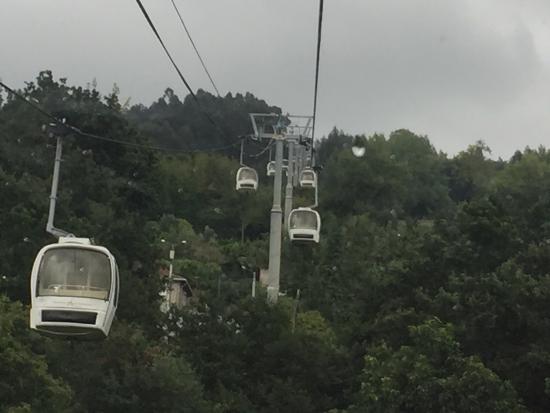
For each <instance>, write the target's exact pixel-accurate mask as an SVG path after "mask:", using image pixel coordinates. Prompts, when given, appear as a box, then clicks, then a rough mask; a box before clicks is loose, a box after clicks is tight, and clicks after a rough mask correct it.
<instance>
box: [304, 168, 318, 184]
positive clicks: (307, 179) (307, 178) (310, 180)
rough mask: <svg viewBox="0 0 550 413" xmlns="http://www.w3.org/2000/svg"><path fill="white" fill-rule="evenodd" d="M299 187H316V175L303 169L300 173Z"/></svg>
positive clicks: (311, 170) (310, 170)
mask: <svg viewBox="0 0 550 413" xmlns="http://www.w3.org/2000/svg"><path fill="white" fill-rule="evenodd" d="M300 186H301V187H302V188H315V187H317V174H316V173H315V171H314V170H313V169H304V170H303V171H302V172H301V173H300Z"/></svg>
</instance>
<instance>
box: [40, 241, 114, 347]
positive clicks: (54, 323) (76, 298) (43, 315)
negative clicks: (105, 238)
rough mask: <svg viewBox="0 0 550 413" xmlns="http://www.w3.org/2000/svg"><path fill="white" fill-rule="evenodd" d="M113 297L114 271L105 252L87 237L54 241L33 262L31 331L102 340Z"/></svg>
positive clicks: (107, 328) (106, 329)
mask: <svg viewBox="0 0 550 413" xmlns="http://www.w3.org/2000/svg"><path fill="white" fill-rule="evenodd" d="M118 293H119V275H118V267H117V264H116V261H115V258H114V257H113V255H112V254H111V253H110V252H109V250H108V249H107V248H105V247H101V246H96V245H92V244H91V242H90V240H89V239H88V238H75V237H60V238H59V242H58V243H57V244H51V245H47V246H45V247H44V248H42V249H41V250H40V252H39V253H38V255H37V257H36V259H35V261H34V265H33V268H32V274H31V304H32V305H31V317H30V326H31V329H33V330H37V331H39V332H41V333H43V334H46V335H50V336H66V337H82V338H89V339H95V338H105V337H107V335H108V334H109V330H110V328H111V324H112V322H113V318H114V315H115V311H116V307H117V304H118Z"/></svg>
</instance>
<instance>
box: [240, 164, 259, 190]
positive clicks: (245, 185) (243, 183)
mask: <svg viewBox="0 0 550 413" xmlns="http://www.w3.org/2000/svg"><path fill="white" fill-rule="evenodd" d="M236 178H237V183H236V188H237V191H241V190H250V191H255V190H257V189H258V173H257V172H256V170H255V169H252V168H249V167H248V166H243V167H241V168H239V170H238V171H237V176H236Z"/></svg>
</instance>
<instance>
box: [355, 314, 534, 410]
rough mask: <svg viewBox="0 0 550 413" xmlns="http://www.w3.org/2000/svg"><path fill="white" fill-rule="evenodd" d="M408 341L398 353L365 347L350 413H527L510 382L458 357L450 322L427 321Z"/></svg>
mask: <svg viewBox="0 0 550 413" xmlns="http://www.w3.org/2000/svg"><path fill="white" fill-rule="evenodd" d="M410 338H411V344H410V345H404V346H401V347H400V348H399V349H397V350H396V351H393V350H392V349H391V348H389V347H387V346H386V345H385V344H383V343H382V344H381V345H379V346H376V347H373V348H370V349H369V351H368V352H367V355H366V356H365V368H364V371H363V376H362V385H361V390H360V391H359V394H358V396H357V402H356V404H355V406H354V407H353V408H351V409H350V410H349V411H350V413H351V412H364V413H371V412H372V413H378V412H380V413H382V412H384V413H392V412H395V413H398V412H419V413H420V412H455V413H487V412H494V413H498V412H501V413H514V412H515V413H520V412H527V410H526V409H525V408H524V407H523V406H522V405H521V403H520V402H519V401H518V399H517V396H516V393H515V391H514V389H513V387H512V386H511V385H510V383H508V382H505V381H502V380H501V379H500V378H499V377H498V376H497V375H496V374H495V373H493V372H492V371H491V370H489V369H488V368H486V367H485V366H484V365H483V363H481V362H480V361H479V359H477V358H476V357H465V356H464V355H462V353H461V351H460V349H459V345H458V343H457V342H456V341H455V339H454V336H453V332H452V327H451V326H450V324H444V323H442V322H441V321H439V320H438V319H431V320H428V321H426V322H424V323H423V324H420V325H417V326H412V327H411V328H410Z"/></svg>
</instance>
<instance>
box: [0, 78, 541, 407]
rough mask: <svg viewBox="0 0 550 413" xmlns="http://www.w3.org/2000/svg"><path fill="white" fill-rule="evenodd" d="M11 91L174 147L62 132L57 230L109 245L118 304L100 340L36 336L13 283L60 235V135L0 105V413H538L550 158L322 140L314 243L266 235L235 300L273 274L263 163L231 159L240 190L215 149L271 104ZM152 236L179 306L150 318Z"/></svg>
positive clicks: (56, 84) (90, 91) (21, 108)
mask: <svg viewBox="0 0 550 413" xmlns="http://www.w3.org/2000/svg"><path fill="white" fill-rule="evenodd" d="M19 92H20V93H21V94H23V95H24V96H25V97H26V98H27V99H29V101H31V102H34V103H35V104H36V105H39V106H40V107H41V108H43V109H44V110H46V111H48V112H50V113H52V114H54V115H55V116H56V117H58V118H60V119H61V118H64V119H66V120H67V122H68V123H69V124H71V125H73V126H76V127H78V128H79V129H80V130H82V131H86V132H88V133H92V134H97V135H101V136H106V137H110V138H113V139H116V140H121V141H126V142H130V143H137V144H143V145H153V146H160V147H163V148H168V149H170V150H168V151H158V150H152V149H147V148H144V147H139V146H134V147H132V146H125V145H120V144H117V143H114V142H108V141H100V140H97V139H92V138H86V137H84V136H78V135H73V136H68V137H66V138H65V147H64V155H63V162H62V171H61V180H60V187H59V195H58V208H57V213H56V225H58V226H59V227H60V228H65V229H70V231H71V232H73V233H75V234H78V235H79V236H89V237H93V238H94V240H95V241H96V242H97V243H98V244H101V245H106V246H108V247H109V249H110V250H111V252H112V253H113V254H114V255H115V256H116V258H117V261H118V265H119V268H120V276H121V286H120V302H119V306H118V310H117V314H116V319H115V321H114V323H113V326H112V329H111V333H110V334H109V337H108V338H107V339H105V340H103V341H94V342H85V341H74V340H62V339H52V338H48V337H44V336H42V335H39V334H37V333H36V332H34V331H31V330H30V328H29V308H30V287H29V283H30V272H31V267H32V263H33V261H34V258H35V256H36V254H37V252H38V251H39V250H40V249H41V248H42V247H43V246H44V245H47V244H50V243H54V242H56V240H55V238H53V237H52V236H51V235H49V234H47V233H46V232H45V225H46V221H47V217H48V199H49V195H50V185H51V179H52V168H53V160H54V154H55V140H53V139H52V138H51V137H49V136H48V135H47V134H45V133H44V131H43V129H42V126H43V125H44V124H47V123H48V122H49V120H48V119H47V118H45V117H44V116H43V115H42V114H41V113H39V112H38V111H36V110H35V109H34V108H32V107H31V106H29V105H28V104H26V103H25V102H24V101H22V100H20V99H18V98H17V97H15V96H14V95H13V94H9V93H0V412H1V413H4V412H6V413H8V412H9V413H23V412H45V413H48V412H90V413H91V412H105V413H107V412H130V411H131V412H164V413H168V412H197V413H201V412H214V413H241V412H245V413H275V412H300V413H310V412H311V413H314V412H315V413H317V412H321V413H322V412H324V413H359V412H365V413H401V412H405V413H416V412H418V413H421V412H422V413H426V412H449V413H450V412H457V413H489V412H499V413H516V412H517V413H520V412H521V413H524V412H525V413H526V412H532V413H543V412H549V411H550V312H549V309H548V307H547V306H548V305H549V303H550V219H549V216H550V152H549V151H548V150H547V149H545V148H543V147H540V148H536V149H532V148H525V149H521V150H518V151H517V152H516V153H515V154H514V155H513V156H512V157H511V158H510V159H509V160H503V159H498V160H495V159H494V158H493V157H492V156H491V151H490V148H488V147H487V146H486V145H485V144H484V143H483V142H482V141H478V142H474V139H472V141H473V142H472V145H470V146H468V147H467V148H464V150H463V151H461V152H460V153H458V154H456V155H455V156H449V155H447V154H445V153H443V152H441V151H438V150H437V149H436V148H434V146H433V145H432V144H431V143H430V140H429V139H428V137H426V136H419V135H417V134H415V133H414V132H413V131H409V130H407V129H397V130H395V131H394V132H392V133H391V134H389V135H387V136H384V135H382V134H376V135H373V136H363V137H361V138H363V139H365V142H366V153H365V156H364V157H361V158H358V157H355V156H354V155H353V154H352V151H351V145H352V142H353V140H354V139H356V138H357V137H356V136H352V135H349V134H347V133H346V132H345V131H343V130H340V129H337V128H334V129H333V130H332V132H331V133H330V134H329V135H328V136H324V137H321V138H320V139H318V141H317V142H316V153H317V163H318V165H320V167H322V170H321V172H320V173H319V186H320V188H319V196H320V200H319V212H320V214H321V216H322V217H323V226H322V232H321V242H320V243H319V244H318V245H314V246H311V245H294V244H292V245H291V244H290V242H289V241H288V240H286V239H285V240H283V257H282V270H281V291H282V292H283V294H282V296H281V298H280V300H279V302H278V303H277V305H274V306H270V305H268V304H267V303H266V300H265V291H264V290H263V289H262V288H261V287H259V288H258V294H257V296H256V297H255V298H253V297H251V277H252V271H253V270H252V269H254V268H258V267H259V268H267V261H268V240H269V211H270V208H271V201H272V191H273V189H272V188H273V187H272V185H273V184H272V179H271V178H268V177H267V176H265V164H266V162H267V156H268V155H267V153H264V154H263V155H261V156H248V155H247V163H249V164H251V165H253V166H255V167H256V168H257V170H258V171H259V172H260V186H259V189H258V191H257V192H256V193H253V194H251V193H247V194H243V193H239V192H237V191H236V190H235V173H236V171H237V169H238V168H239V147H238V146H236V145H233V144H232V143H234V142H235V140H236V139H237V138H238V137H239V136H243V135H247V134H250V133H251V132H252V131H251V125H250V120H249V116H248V114H249V113H250V112H257V113H283V112H284V108H279V107H277V106H271V105H270V104H268V103H267V102H265V101H263V100H261V99H259V98H258V97H255V96H253V95H252V94H250V93H246V94H231V93H228V94H227V95H225V96H223V97H217V96H214V95H212V94H210V93H207V92H204V91H199V92H197V98H198V100H199V101H200V103H201V106H202V107H203V108H204V110H205V111H206V112H208V114H209V115H210V116H211V117H212V118H213V119H214V120H215V122H216V123H217V124H219V125H221V127H222V129H223V132H224V133H223V134H221V133H220V131H219V130H217V129H216V128H215V127H214V126H213V125H212V124H211V123H209V122H208V119H206V118H205V117H204V116H202V114H201V113H200V111H199V108H198V107H197V105H196V103H195V102H194V101H193V100H192V99H190V97H189V96H187V97H185V98H183V100H182V99H180V98H179V97H178V95H177V94H176V93H175V92H174V91H173V90H171V89H166V91H165V92H164V94H163V95H162V96H161V97H160V98H159V99H158V100H157V101H155V102H154V103H152V104H151V105H150V106H144V105H141V104H135V105H131V104H130V103H129V102H122V101H121V100H120V99H119V91H118V88H117V87H116V85H115V86H114V87H113V91H112V93H110V94H108V95H102V94H101V93H100V92H99V91H98V90H97V87H96V85H95V84H94V83H93V82H92V83H91V84H88V85H86V86H85V87H83V86H72V85H70V83H69V81H68V80H67V79H65V78H56V77H55V76H54V74H53V73H52V72H50V71H43V72H41V73H39V74H38V76H37V78H36V79H34V80H32V81H29V82H27V83H26V86H25V88H24V89H22V90H20V91H19ZM397 126H400V125H397ZM262 147H263V145H261V144H259V143H254V142H250V143H249V144H247V147H246V153H247V154H249V155H254V154H258V153H259V152H261V149H262ZM218 148H224V149H223V150H218ZM306 197H307V194H305V193H298V196H297V201H296V202H297V203H298V204H300V202H305V198H306ZM162 240H165V241H166V240H167V241H168V242H162ZM181 240H185V241H186V243H185V244H183V243H181V242H180V241H181ZM169 243H173V244H175V245H176V248H175V259H174V262H173V263H174V270H175V272H176V273H177V274H181V275H183V276H184V277H186V279H187V280H188V281H189V284H190V285H191V287H192V289H193V291H194V297H193V300H192V301H191V303H190V304H189V305H188V306H185V307H183V308H181V309H177V308H172V309H171V310H170V311H169V312H167V313H164V312H162V311H160V307H161V300H162V298H161V296H160V292H161V291H163V290H164V289H165V287H166V286H165V283H166V280H165V279H164V278H162V277H161V275H160V274H161V270H162V268H165V267H166V265H167V261H168V252H169V251H168V250H169V247H168V244H169ZM298 290H300V297H299V300H298V299H297V291H298Z"/></svg>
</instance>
